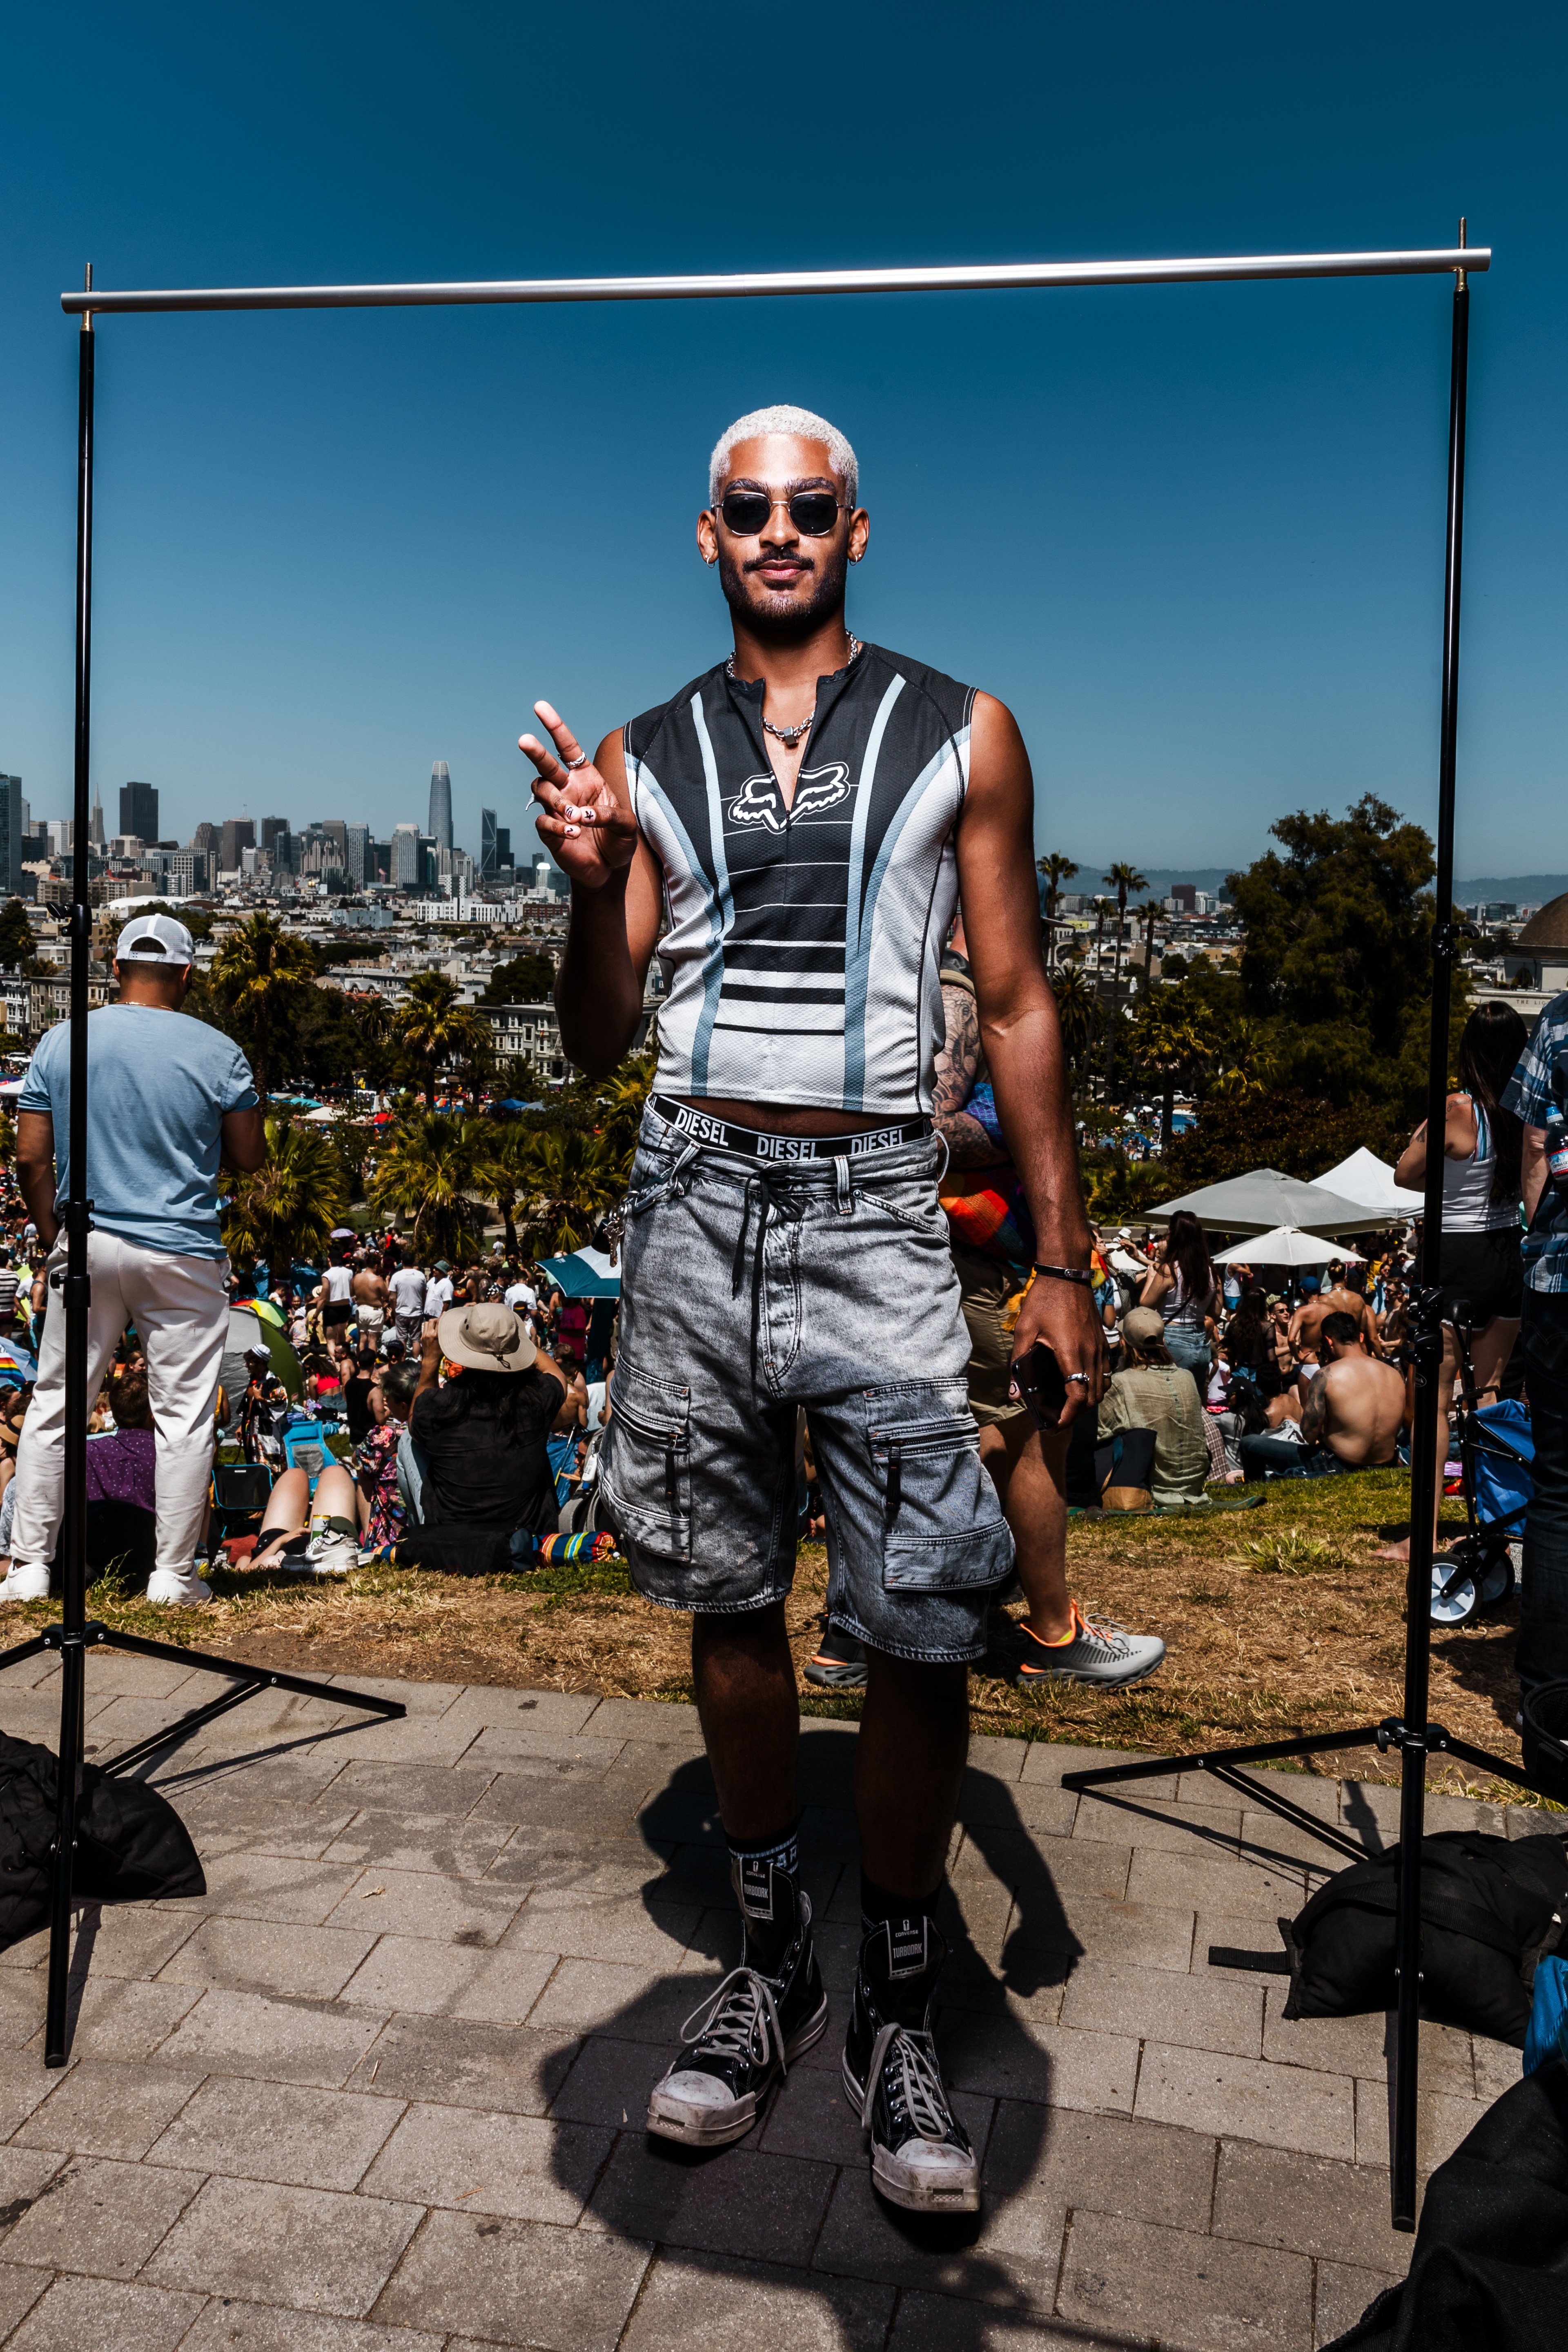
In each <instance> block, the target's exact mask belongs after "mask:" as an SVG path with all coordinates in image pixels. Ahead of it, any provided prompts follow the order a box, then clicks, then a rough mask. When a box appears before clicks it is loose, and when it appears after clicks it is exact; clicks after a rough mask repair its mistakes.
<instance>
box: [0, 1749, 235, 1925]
mask: <svg viewBox="0 0 1568 2352" xmlns="http://www.w3.org/2000/svg"><path fill="white" fill-rule="evenodd" d="M55 1773H56V1765H55V1759H54V1756H53V1754H52V1753H51V1751H50V1750H49V1749H48V1748H40V1747H38V1746H37V1744H36V1743H35V1742H34V1741H32V1740H30V1739H12V1738H8V1737H7V1735H6V1734H5V1732H0V1951H4V1950H7V1949H8V1948H10V1946H11V1945H13V1944H19V1943H20V1942H21V1941H22V1939H23V1937H26V1936H33V1935H36V1934H37V1931H38V1929H39V1928H40V1927H46V1926H47V1923H48V1914H49V1876H50V1864H49V1850H50V1848H51V1846H52V1845H53V1844H54V1840H55V1806H56V1803H57V1801H58V1782H57V1780H56V1778H55ZM76 1822H77V1849H76V1864H75V1868H74V1869H73V1871H72V1873H71V1888H72V1892H73V1893H74V1894H76V1895H82V1896H88V1897H90V1898H92V1899H94V1900H96V1901H98V1902H100V1903H145V1902H149V1901H152V1900H153V1899H156V1900H158V1901H160V1902H163V1901H164V1900H166V1899H169V1898H171V1897H174V1896H175V1895H205V1893H206V1891H207V1883H206V1879H205V1875H204V1874H203V1871H202V1865H201V1862H200V1859H199V1857H198V1856H197V1853H196V1850H195V1846H194V1845H193V1844H192V1843H191V1836H190V1832H189V1831H188V1830H187V1829H186V1827H185V1825H184V1822H183V1821H182V1820H181V1819H180V1817H179V1815H178V1813H177V1812H176V1811H174V1807H173V1805H171V1804H170V1802H169V1801H168V1799H167V1797H164V1796H162V1795H160V1793H159V1791H158V1790H156V1789H152V1788H149V1787H148V1786H147V1784H146V1782H145V1781H143V1780H116V1779H111V1778H110V1776H109V1775H108V1774H107V1773H105V1772H103V1771H102V1770H101V1769H100V1768H99V1766H98V1765H96V1764H84V1765H83V1766H82V1768H81V1788H80V1793H79V1797H78V1800H77V1816H76Z"/></svg>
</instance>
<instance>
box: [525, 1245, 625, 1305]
mask: <svg viewBox="0 0 1568 2352" xmlns="http://www.w3.org/2000/svg"><path fill="white" fill-rule="evenodd" d="M539 1263H540V1265H542V1267H543V1268H544V1271H545V1273H546V1274H547V1275H548V1276H550V1278H551V1280H552V1282H553V1283H556V1284H558V1285H559V1286H560V1289H561V1292H562V1295H563V1297H566V1298H618V1297H620V1295H621V1277H620V1276H619V1275H618V1274H617V1273H615V1272H613V1271H612V1269H611V1266H610V1261H609V1259H608V1258H607V1257H606V1256H605V1254H604V1252H603V1251H602V1250H574V1251H573V1253H572V1255H571V1256H570V1257H542V1258H541V1259H540V1261H539Z"/></svg>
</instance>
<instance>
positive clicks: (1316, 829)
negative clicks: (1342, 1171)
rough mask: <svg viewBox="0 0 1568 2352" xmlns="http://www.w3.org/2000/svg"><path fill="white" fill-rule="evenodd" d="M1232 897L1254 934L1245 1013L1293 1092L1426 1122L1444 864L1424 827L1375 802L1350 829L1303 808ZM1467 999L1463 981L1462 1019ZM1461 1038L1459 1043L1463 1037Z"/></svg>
mask: <svg viewBox="0 0 1568 2352" xmlns="http://www.w3.org/2000/svg"><path fill="white" fill-rule="evenodd" d="M1271 831H1272V832H1273V835H1274V837H1275V839H1276V840H1277V841H1278V842H1279V844H1280V847H1281V850H1282V852H1283V855H1281V854H1280V852H1279V851H1274V850H1270V851H1268V854H1267V855H1266V856H1262V857H1260V858H1258V859H1257V860H1256V862H1255V863H1254V864H1253V865H1251V866H1248V867H1247V871H1246V873H1245V874H1233V875H1231V876H1230V877H1228V881H1227V887H1228V889H1229V892H1230V895H1231V898H1232V899H1233V900H1234V902H1235V906H1236V910H1237V917H1238V919H1240V921H1241V923H1242V924H1243V925H1244V927H1245V929H1246V932H1247V944H1246V947H1245V948H1244V950H1242V956H1241V985H1242V991H1243V994H1244V996H1245V999H1246V1009H1247V1012H1248V1013H1250V1014H1251V1015H1252V1016H1253V1017H1254V1018H1255V1019H1258V1020H1260V1021H1266V1022H1268V1024H1269V1026H1270V1028H1271V1030H1272V1032H1273V1035H1274V1040H1275V1046H1276V1051H1277V1053H1278V1055H1279V1070H1280V1075H1281V1077H1282V1079H1283V1081H1284V1083H1285V1084H1286V1085H1287V1086H1289V1087H1297V1088H1298V1089H1300V1090H1302V1091H1304V1092H1305V1093H1306V1094H1307V1095H1308V1096H1309V1097H1320V1098H1321V1097H1327V1098H1328V1099H1329V1100H1331V1101H1332V1102H1335V1103H1341V1104H1347V1103H1350V1102H1352V1101H1354V1100H1357V1099H1364V1098H1365V1097H1366V1096H1367V1095H1369V1094H1371V1095H1373V1096H1375V1097H1378V1098H1379V1099H1380V1100H1381V1101H1383V1102H1385V1103H1388V1104H1393V1105H1397V1106H1399V1108H1400V1109H1401V1111H1402V1113H1403V1114H1404V1115H1405V1116H1406V1117H1414V1116H1416V1115H1418V1113H1419V1108H1420V1105H1421V1101H1422V1096H1423V1090H1424V1085H1425V1035H1426V1022H1427V1015H1428V1010H1429V1006H1430V1003H1431V972H1432V923H1433V919H1434V914H1435V908H1434V904H1433V900H1432V898H1431V897H1430V895H1429V892H1428V887H1427V886H1428V885H1429V883H1430V882H1431V879H1432V875H1433V870H1434V860H1433V855H1432V843H1431V840H1430V838H1429V836H1428V835H1426V833H1425V832H1423V830H1422V828H1421V827H1420V826H1419V825H1417V824H1409V823H1407V822H1406V821H1405V819H1403V818H1402V817H1401V816H1400V815H1399V814H1398V812H1397V811H1396V810H1394V809H1392V808H1390V807H1389V806H1388V804H1387V803H1386V802H1384V801H1381V800H1378V799H1377V798H1376V797H1375V795H1373V793H1366V794H1365V795H1364V796H1363V798H1362V799H1361V800H1359V801H1357V802H1356V803H1355V805H1354V807H1353V808H1352V809H1351V810H1349V811H1348V813H1347V814H1346V815H1345V817H1344V818H1343V819H1342V820H1335V819H1334V818H1331V817H1330V816H1329V815H1328V814H1326V813H1325V812H1322V811H1320V812H1319V814H1317V815H1315V816H1314V815H1310V814H1309V813H1308V812H1307V811H1306V810H1305V809H1299V810H1298V811H1297V812H1296V814H1294V815H1293V816H1286V817H1281V818H1280V820H1279V824H1276V825H1274V826H1272V827H1271ZM1467 995H1468V986H1467V982H1466V981H1465V978H1464V975H1463V973H1462V972H1457V973H1456V975H1455V992H1454V1003H1453V1007H1452V1011H1453V1013H1455V1014H1462V1013H1463V1011H1464V1008H1465V1004H1466V1001H1467ZM1456 1034H1457V1032H1456Z"/></svg>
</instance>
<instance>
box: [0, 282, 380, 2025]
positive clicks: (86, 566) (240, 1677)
mask: <svg viewBox="0 0 1568 2352" xmlns="http://www.w3.org/2000/svg"><path fill="white" fill-rule="evenodd" d="M87 286H88V292H89V295H90V292H91V289H92V271H91V268H90V267H89V270H88V273H87ZM97 340H98V339H97V337H96V335H95V334H94V333H93V329H92V313H91V311H90V310H84V311H83V312H82V319H81V332H80V334H79V336H78V338H77V350H78V372H77V385H78V392H77V505H76V553H77V570H76V805H75V817H76V823H75V825H74V827H73V829H72V834H71V911H70V950H71V963H70V1118H69V1124H68V1147H69V1153H70V1181H69V1186H68V1192H67V1194H66V1203H65V1215H64V1218H63V1220H62V1223H63V1227H64V1231H65V1236H66V1262H65V1269H64V1274H63V1276H61V1275H60V1274H59V1273H58V1272H57V1273H56V1274H55V1275H54V1276H52V1277H51V1280H52V1281H53V1282H54V1284H55V1285H56V1286H57V1287H58V1289H59V1291H60V1294H61V1304H62V1306H63V1308H64V1313H65V1326H66V1365H65V1379H66V1427H65V1513H64V1517H63V1519H62V1521H61V1527H60V1547H59V1556H60V1569H61V1583H62V1597H61V1604H60V1615H61V1622H60V1623H59V1624H58V1625H48V1626H46V1627H45V1629H44V1631H43V1633H40V1634H38V1635H37V1638H36V1639H34V1640H33V1641H30V1642H22V1643H18V1644H17V1645H16V1647H15V1648H14V1649H9V1650H4V1651H0V1667H4V1666H9V1665H15V1664H17V1663H18V1662H19V1661H20V1660H21V1659H23V1658H34V1657H37V1656H38V1655H39V1654H41V1653H42V1652H44V1651H46V1650H58V1652H59V1654H60V1738H59V1769H58V1776H57V1777H58V1804H57V1810H56V1815H55V1843H54V1849H53V1869H52V1873H51V1882H50V1895H49V1990H48V2007H47V2017H46V2021H45V2028H44V2063H45V2065H46V2066H63V2065H64V2064H65V2063H66V2058H67V2054H68V2053H67V2042H68V2024H67V2011H66V1996H67V1989H68V1978H69V1973H70V1914H71V1872H72V1864H73V1861H74V1857H75V1853H76V1811H77V1800H78V1796H79V1782H80V1771H81V1760H82V1736H83V1726H84V1722H85V1712H86V1701H87V1653H88V1651H89V1649H91V1648H100V1647H103V1646H108V1647H109V1648H111V1649H116V1650H128V1651H132V1652H133V1653H134V1654H135V1655H136V1656H138V1657H142V1658H166V1659H167V1660H168V1661H169V1663H170V1664H172V1665H179V1666H184V1667H185V1668H186V1669H187V1670H190V1671H193V1672H195V1673H197V1674H205V1675H223V1676H225V1677H226V1679H227V1680H229V1681H231V1682H234V1683H235V1684H236V1685H237V1688H235V1689H233V1690H230V1691H226V1692H225V1693H224V1695H223V1696H222V1697H221V1698H216V1699H214V1700H213V1701H211V1703H210V1704H209V1705H207V1706H199V1707H195V1708H194V1709H193V1710H192V1711H191V1713H190V1714H188V1715H184V1716H181V1717H179V1718H178V1720H177V1721H175V1722H174V1723H171V1724H170V1725H169V1726H168V1727H167V1729H166V1730H163V1731H159V1732H154V1733H153V1735H152V1737H151V1738H146V1739H141V1740H138V1741H137V1742H136V1743H135V1745H134V1746H133V1747H131V1748H126V1749H125V1750H124V1751H123V1752H122V1753H121V1755H119V1756H116V1757H115V1758H113V1759H112V1760H111V1761H110V1763H108V1764H106V1765H105V1766H104V1768H103V1769H104V1770H105V1771H107V1772H123V1771H126V1770H127V1769H129V1768H130V1767H131V1766H132V1764H135V1763H139V1762H140V1761H141V1760H142V1758H143V1757H146V1756H151V1755H154V1754H155V1753H156V1752H157V1750H158V1749H159V1748H167V1747H169V1746H171V1745H172V1744H173V1743H174V1741H175V1740H178V1739H183V1738H184V1737H185V1735H186V1733H187V1732H191V1731H194V1730H195V1729H196V1728H197V1727H198V1726H199V1725H202V1724H205V1723H211V1722H214V1721H215V1720H216V1717H219V1716H220V1715H226V1714H227V1713H228V1711H229V1709H230V1708H231V1707H236V1706H243V1704H244V1702H245V1701H246V1700H247V1698H254V1697H255V1696H256V1695H257V1693H258V1691H264V1690H287V1691H294V1692H296V1693H298V1694H299V1696H300V1697H302V1698H319V1699H323V1700H325V1702H326V1703H327V1705H328V1706H357V1707H363V1709H364V1710H365V1711H366V1713H368V1714H371V1715H379V1716H393V1717H396V1716H401V1715H403V1714H405V1712H406V1710H405V1707H404V1706H403V1705H402V1704H401V1702H400V1701H399V1700H396V1699H387V1698H379V1697H374V1696H371V1695H370V1694H369V1693H368V1692H365V1691H354V1690H343V1689H340V1688H339V1687H338V1686H337V1685H334V1684H330V1683H318V1682H307V1681H306V1680H304V1679H303V1677H301V1676H300V1675H284V1674H274V1673H272V1672H271V1671H270V1669H268V1668H267V1667H264V1666H247V1665H246V1664H242V1663H240V1662H239V1661H237V1660H236V1659H233V1658H219V1657H215V1656H213V1655H212V1654H211V1653H210V1652H207V1651H204V1650H187V1649H184V1648H182V1646H181V1645H180V1643H177V1642H149V1641H144V1640H143V1639H142V1637H141V1636H140V1635H139V1634H135V1633H119V1632H117V1631H116V1630H115V1629H114V1628H113V1627H112V1626H110V1625H101V1624H100V1623H99V1622H98V1621H97V1620H96V1619H92V1620H89V1617H88V1614H87V1423H88V1394H87V1360H88V1307H89V1302H90V1299H91V1296H92V1282H91V1277H90V1276H89V1273H88V1264H87V1237H88V1234H89V1233H90V1232H91V1230H92V1215H91V1211H92V1202H90V1201H89V1199H88V1197H87V1014H88V964H89V957H90V955H91V951H92V907H91V899H90V893H89V880H88V871H89V864H90V858H89V835H90V832H91V812H90V809H89V786H88V769H89V758H90V749H91V684H92V423H93V356H94V346H95V344H96V342H97Z"/></svg>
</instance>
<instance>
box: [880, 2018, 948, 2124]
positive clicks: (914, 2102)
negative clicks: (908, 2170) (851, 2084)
mask: <svg viewBox="0 0 1568 2352" xmlns="http://www.w3.org/2000/svg"><path fill="white" fill-rule="evenodd" d="M888 2063H891V2064H892V2065H893V2066H894V2068H895V2069H896V2070H897V2074H896V2084H897V2090H898V2092H899V2093H901V2095H902V2096H901V2102H900V2104H901V2105H902V2106H903V2109H904V2112H905V2114H906V2115H907V2116H909V2119H910V2123H911V2124H912V2125H913V2126H914V2127H915V2129H916V2131H917V2132H919V2134H920V2136H921V2139H937V2140H942V2139H946V2138H947V2137H948V2135H949V2133H950V2132H951V2131H952V2109H951V2108H950V2107H949V2105H948V2104H947V2093H946V2092H945V2091H944V2090H943V2088H942V2074H941V2070H940V2069H939V2067H938V2065H937V2063H936V2044H935V2042H933V2041H932V2040H931V2035H930V2034H929V2033H921V2032H916V2031H915V2029H914V2028H913V2027H912V2026H909V2025H884V2026H883V2028H882V2030H881V2032H879V2034H878V2036H877V2039H876V2041H875V2042H874V2043H873V2044H872V2047H871V2063H870V2064H869V2066H868V2068H867V2069H866V2103H865V2105H864V2107H863V2108H862V2109H861V2113H860V2122H861V2125H862V2126H863V2127H864V2128H865V2129H867V2130H869V2128H870V2124H871V2110H872V2107H873V2106H874V2105H875V2104H876V2099H877V2085H878V2084H879V2082H880V2081H881V2079H882V2069H883V2066H884V2065H885V2064H888Z"/></svg>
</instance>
